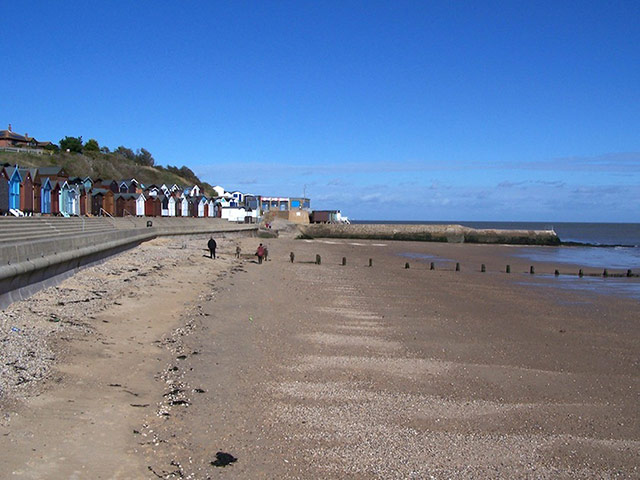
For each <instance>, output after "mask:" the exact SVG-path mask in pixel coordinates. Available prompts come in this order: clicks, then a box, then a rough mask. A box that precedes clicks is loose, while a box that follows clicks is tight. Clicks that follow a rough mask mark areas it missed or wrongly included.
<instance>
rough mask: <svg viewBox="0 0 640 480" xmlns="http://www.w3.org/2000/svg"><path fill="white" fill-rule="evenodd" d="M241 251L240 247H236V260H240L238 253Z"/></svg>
mask: <svg viewBox="0 0 640 480" xmlns="http://www.w3.org/2000/svg"><path fill="white" fill-rule="evenodd" d="M241 251H242V250H241V249H240V245H238V246H237V247H236V258H240V252H241Z"/></svg>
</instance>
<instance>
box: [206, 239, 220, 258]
mask: <svg viewBox="0 0 640 480" xmlns="http://www.w3.org/2000/svg"><path fill="white" fill-rule="evenodd" d="M217 246H218V244H217V243H216V241H215V240H214V239H213V237H211V238H210V239H209V241H208V242H207V247H208V248H209V258H216V247H217Z"/></svg>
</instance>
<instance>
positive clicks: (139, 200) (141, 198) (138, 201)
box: [136, 193, 147, 217]
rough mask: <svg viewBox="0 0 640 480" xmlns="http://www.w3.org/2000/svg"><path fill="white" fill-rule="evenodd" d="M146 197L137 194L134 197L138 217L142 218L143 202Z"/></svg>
mask: <svg viewBox="0 0 640 480" xmlns="http://www.w3.org/2000/svg"><path fill="white" fill-rule="evenodd" d="M146 200H147V199H146V197H145V196H144V195H143V194H142V193H139V194H137V196H136V215H137V216H138V217H144V202H145V201H146Z"/></svg>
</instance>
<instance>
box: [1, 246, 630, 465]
mask: <svg viewBox="0 0 640 480" xmlns="http://www.w3.org/2000/svg"><path fill="white" fill-rule="evenodd" d="M257 242H258V240H256V239H241V240H233V241H232V240H229V241H228V242H227V243H226V244H224V245H223V246H222V257H223V258H222V259H221V260H220V261H219V262H218V261H216V262H214V261H210V262H208V264H207V263H203V262H201V261H200V258H195V256H194V253H193V252H190V251H187V252H185V253H184V255H185V262H189V263H188V264H186V265H182V262H180V261H176V260H175V259H173V260H172V262H173V263H175V265H174V266H172V267H171V268H170V269H169V268H168V269H166V270H164V272H163V274H162V275H161V274H157V275H156V274H152V273H150V275H151V277H152V278H153V279H154V280H153V281H154V282H158V283H157V284H154V285H152V286H153V288H151V289H149V290H147V291H146V292H147V293H145V294H143V295H139V296H137V297H135V299H134V300H133V301H131V302H130V303H125V301H120V302H119V303H121V304H122V305H114V306H113V307H110V308H107V309H106V310H105V311H104V312H103V313H101V314H100V315H97V316H96V319H95V321H94V322H91V327H92V328H95V329H96V330H97V331H98V332H99V335H97V334H95V333H91V334H87V335H79V336H78V338H73V339H71V340H70V341H69V342H68V343H71V344H72V347H71V348H70V352H71V353H69V354H67V355H63V356H61V357H60V360H59V361H57V362H56V364H55V366H54V367H53V368H52V371H51V373H50V374H48V375H47V380H46V382H45V385H46V386H45V388H44V389H42V390H41V391H40V392H38V396H27V397H26V398H25V399H24V400H16V401H15V402H14V403H11V404H10V405H8V406H5V407H4V408H5V412H6V413H5V417H4V421H3V423H2V425H0V434H1V435H0V452H2V453H0V461H1V463H2V464H3V465H7V466H9V468H7V469H4V470H5V471H11V472H13V476H14V477H15V478H42V477H43V476H45V477H47V478H73V476H74V475H75V476H76V477H77V478H158V477H161V478H178V477H183V478H430V477H433V478H638V477H640V471H639V470H638V462H637V458H639V457H640V425H639V423H638V407H637V405H638V396H639V394H640V371H639V369H638V366H639V364H640V335H639V332H640V324H639V323H640V321H639V320H638V315H637V312H638V302H637V301H635V300H632V299H624V298H617V297H612V296H601V295H595V294H593V293H588V292H587V293H581V292H571V291H564V290H559V289H556V288H534V287H532V286H530V285H527V283H528V281H529V279H530V278H529V277H530V276H529V275H528V273H527V272H528V271H529V265H530V264H531V262H528V261H527V260H524V259H517V258H512V257H510V256H509V253H510V252H511V251H512V250H511V249H513V248H517V247H501V246H487V245H456V244H430V243H414V242H376V241H347V240H330V241H321V240H320V241H311V242H307V241H299V240H298V241H294V240H286V239H277V240H269V241H266V243H267V244H268V246H269V252H270V258H271V260H270V261H268V262H265V263H264V264H263V265H258V264H257V263H255V262H254V260H253V258H252V257H250V256H248V257H247V258H244V259H242V260H235V259H233V258H231V252H233V251H234V250H235V244H236V243H239V244H241V245H242V246H243V251H245V252H250V251H252V250H253V249H255V246H256V245H257ZM141 248H144V246H143V247H141ZM541 248H544V247H541ZM291 251H293V252H295V255H296V261H295V263H294V264H291V263H289V252H291ZM407 253H409V254H418V255H421V256H424V255H437V256H438V257H439V258H447V259H449V261H448V262H443V261H436V265H437V270H436V271H430V270H429V261H431V260H428V259H426V258H425V259H424V260H423V261H419V260H417V259H415V258H412V257H411V256H409V257H407V256H401V255H400V254H407ZM316 254H320V255H321V256H322V265H315V264H313V260H314V259H315V255H316ZM124 255H128V254H124ZM195 255H196V256H197V254H195ZM414 256H415V255H414ZM342 257H346V258H347V265H346V266H342V265H341V260H342ZM369 258H373V267H371V268H369V267H368V266H367V265H368V259H369ZM456 261H458V262H460V264H461V271H460V272H454V271H453V270H454V268H453V267H454V265H455V262H456ZM405 262H409V263H410V267H411V268H409V269H405V268H404V264H405ZM481 263H485V264H486V267H487V273H480V264H481ZM507 263H509V264H510V265H511V268H512V273H511V274H510V275H507V274H505V273H504V266H505V265H506V264H507ZM212 265H215V267H212ZM535 265H536V272H540V273H543V272H546V273H552V272H553V269H554V268H556V266H552V265H544V264H535ZM82 273H84V272H81V274H82ZM81 274H80V275H81ZM540 281H541V282H545V281H549V282H551V281H553V279H548V280H545V279H541V280H540ZM630 281H637V279H631V280H630ZM180 282H182V283H180ZM161 286H163V287H165V288H169V289H172V290H173V294H171V295H170V294H168V293H166V290H160V287H161ZM125 296H126V295H125ZM123 314H126V315H123ZM134 317H135V320H134ZM102 320H108V321H109V323H104V322H103V321H102ZM104 329H106V330H104ZM96 335H97V336H96ZM98 338H100V339H101V340H100V341H98V340H97V339H98ZM116 352H117V354H116ZM58 379H59V380H58ZM112 384H115V385H120V386H119V387H118V386H113V387H112V386H109V385H112ZM134 394H135V396H134ZM79 399H80V404H78V403H77V402H78V400H79ZM70 400H73V402H70ZM135 405H139V406H135ZM145 405H146V406H145ZM52 412H55V413H52ZM6 415H8V417H7V416H6ZM60 432H65V433H64V435H63V439H64V440H63V441H60ZM48 442H51V443H48ZM52 445H53V446H52ZM33 448H35V449H36V450H35V451H32V449H33ZM218 451H224V452H228V453H231V454H232V455H234V456H235V457H237V458H238V460H237V462H235V463H233V464H232V465H229V466H227V467H225V468H219V467H215V466H212V465H211V462H212V461H213V460H215V454H216V452H218ZM98 452H100V453H101V454H102V453H103V452H109V455H107V456H101V455H98Z"/></svg>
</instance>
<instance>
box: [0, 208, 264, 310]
mask: <svg viewBox="0 0 640 480" xmlns="http://www.w3.org/2000/svg"><path fill="white" fill-rule="evenodd" d="M114 220H115V219H114ZM120 220H123V221H120ZM150 220H151V221H152V223H153V225H157V226H152V227H146V222H147V220H145V219H131V220H126V221H125V220H124V219H118V221H116V222H114V230H113V231H111V232H107V233H99V234H89V235H72V236H61V237H53V238H50V239H46V240H34V241H31V242H29V241H26V242H21V243H13V244H5V245H2V244H0V308H5V307H6V306H7V305H9V304H11V303H12V302H14V301H16V300H20V299H23V298H26V297H28V296H30V295H32V294H33V293H35V292H37V291H38V290H40V289H42V288H46V287H48V286H51V285H55V284H56V283H58V282H60V281H61V280H62V279H64V278H66V277H69V276H71V275H73V274H74V273H75V272H76V271H78V270H79V269H81V268H85V267H87V266H91V265H93V264H95V263H98V262H101V261H103V260H104V259H106V258H108V257H110V256H111V255H114V254H117V253H120V252H122V251H124V250H127V249H129V248H133V247H135V246H137V245H139V244H140V243H142V242H144V241H148V240H151V239H153V238H156V237H159V236H177V235H199V234H200V235H208V234H216V235H226V234H240V235H252V234H254V232H255V231H256V230H257V226H256V225H237V224H232V223H229V222H226V221H213V222H199V223H196V222H188V221H181V220H180V219H170V220H165V221H156V220H155V219H150ZM185 220H187V219H185ZM203 248H205V247H204V243H203Z"/></svg>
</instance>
